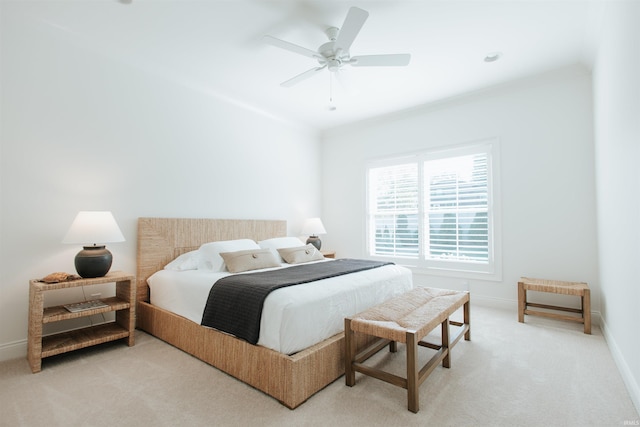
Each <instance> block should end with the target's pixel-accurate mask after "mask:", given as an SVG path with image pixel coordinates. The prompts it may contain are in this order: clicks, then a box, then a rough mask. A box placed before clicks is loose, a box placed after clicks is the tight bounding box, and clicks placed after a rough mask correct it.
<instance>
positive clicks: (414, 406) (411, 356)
mask: <svg viewBox="0 0 640 427" xmlns="http://www.w3.org/2000/svg"><path fill="white" fill-rule="evenodd" d="M418 372H419V371H418V340H417V339H416V335H415V334H413V333H411V332H407V401H408V404H407V408H408V409H409V410H410V411H411V412H413V413H414V414H415V413H417V412H418V411H419V410H420V397H419V394H418Z"/></svg>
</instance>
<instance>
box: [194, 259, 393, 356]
mask: <svg viewBox="0 0 640 427" xmlns="http://www.w3.org/2000/svg"><path fill="white" fill-rule="evenodd" d="M387 264H393V263H390V262H378V261H369V260H362V259H348V258H341V259H337V260H335V261H328V262H320V263H313V264H301V265H296V266H292V267H288V268H282V269H278V270H270V271H263V272H258V273H247V274H234V275H232V276H227V277H223V278H222V279H220V280H218V281H217V282H216V283H215V284H214V285H213V286H212V287H211V290H210V291H209V298H208V299H207V304H206V306H205V308H204V313H203V315H202V325H204V326H209V327H211V328H215V329H218V330H220V331H223V332H227V333H229V334H232V335H235V336H236V337H238V338H242V339H244V340H246V341H248V342H250V343H251V344H256V343H257V342H258V337H259V335H260V319H261V317H262V306H263V303H264V300H265V298H266V297H267V295H269V293H270V292H271V291H274V290H276V289H279V288H283V287H286V286H292V285H300V284H303V283H308V282H313V281H315V280H321V279H327V278H330V277H336V276H341V275H343V274H348V273H355V272H357V271H363V270H370V269H372V268H377V267H381V266H383V265H387Z"/></svg>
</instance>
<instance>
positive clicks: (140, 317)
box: [136, 218, 412, 409]
mask: <svg viewBox="0 0 640 427" xmlns="http://www.w3.org/2000/svg"><path fill="white" fill-rule="evenodd" d="M286 228H287V227H286V222H285V221H280V220H220V219H188V218H139V219H138V248H137V264H138V265H137V279H136V280H137V300H138V303H137V312H136V317H137V327H138V328H139V329H141V330H143V331H146V332H148V333H150V334H151V335H153V336H156V337H158V338H160V339H162V340H164V341H166V342H168V343H169V344H172V345H174V346H175V347H177V348H180V349H181V350H183V351H185V352H187V353H189V354H191V355H193V356H195V357H197V358H199V359H200V360H203V361H204V362H206V363H209V364H211V365H212V366H214V367H216V368H218V369H220V370H222V371H224V372H226V373H228V374H230V375H232V376H234V377H235V378H237V379H239V380H241V381H243V382H245V383H247V384H249V385H250V386H252V387H255V388H257V389H259V390H261V391H263V392H264V393H266V394H268V395H270V396H272V397H274V398H275V399H277V400H278V401H280V402H281V403H282V404H283V405H285V406H287V407H288V408H291V409H293V408H295V407H297V406H299V405H300V404H302V403H303V402H305V401H306V400H307V399H308V398H309V397H310V396H312V395H313V394H314V393H316V392H317V391H319V390H321V389H322V388H324V387H325V386H326V385H328V384H330V383H331V382H333V381H334V380H335V379H337V378H338V377H340V376H341V375H343V374H344V335H343V333H342V332H341V331H339V332H337V333H335V334H332V335H331V336H329V337H327V338H324V339H322V340H321V341H319V342H317V343H313V342H309V343H304V344H300V343H299V342H298V343H296V344H294V347H288V348H284V349H281V348H278V346H277V345H271V344H268V343H267V344H265V343H266V341H265V343H263V342H262V341H259V342H258V344H257V345H253V344H250V343H249V342H247V341H245V340H242V339H239V338H236V337H234V336H233V335H229V334H227V333H223V332H220V331H218V330H216V329H213V328H208V327H205V326H201V325H200V323H198V322H197V321H196V320H197V319H196V318H194V316H193V315H189V314H188V312H182V311H180V310H176V311H178V313H176V312H174V311H172V310H173V309H172V308H169V307H167V308H163V307H162V304H159V303H158V305H155V304H152V303H151V298H150V289H149V282H148V280H149V278H150V277H152V276H154V274H155V273H156V272H161V271H163V269H164V266H165V265H166V264H168V263H169V262H170V261H172V260H174V259H176V258H177V257H178V256H180V255H183V254H186V253H188V252H191V251H194V250H196V249H198V248H199V247H200V246H201V245H202V244H204V243H208V242H216V241H226V240H234V239H252V240H254V241H262V240H266V239H271V238H274V237H285V236H286V232H287V230H286ZM396 268H399V269H400V270H405V271H402V272H401V276H402V277H400V278H399V279H398V284H397V285H394V286H396V287H397V288H396V289H395V290H391V291H389V292H392V293H400V292H404V291H405V290H406V289H407V287H411V286H412V285H411V276H410V272H408V270H406V269H402V268H400V267H397V266H396ZM355 274H357V273H355ZM187 276H188V275H185V277H187ZM169 277H171V276H170V275H169ZM353 277H355V276H353ZM342 280H344V278H343V279H342ZM394 280H395V279H394ZM407 281H408V282H407ZM407 283H408V284H407ZM365 285H366V284H363V286H365ZM154 286H155V285H154ZM303 286H306V285H303ZM301 287H302V286H301ZM294 288H299V287H294ZM155 292H157V291H154V293H155ZM277 292H280V290H278V291H277ZM269 298H270V297H269ZM383 298H386V296H383ZM158 301H160V300H159V299H158ZM367 304H369V303H367ZM265 307H266V302H265ZM352 314H354V313H352ZM261 337H262V333H261ZM316 339H317V338H314V340H316ZM364 339H365V338H364V337H360V341H359V343H358V345H359V346H363V345H364V344H365V342H364ZM261 340H262V338H261ZM307 344H309V345H308V346H307ZM286 345H289V346H291V344H286ZM286 345H285V346H286ZM296 345H297V346H298V347H300V346H302V347H304V348H301V349H299V348H297V347H295V346H296ZM269 346H271V347H274V348H269ZM277 350H281V351H277ZM289 353H292V354H289Z"/></svg>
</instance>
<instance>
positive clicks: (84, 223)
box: [62, 211, 124, 245]
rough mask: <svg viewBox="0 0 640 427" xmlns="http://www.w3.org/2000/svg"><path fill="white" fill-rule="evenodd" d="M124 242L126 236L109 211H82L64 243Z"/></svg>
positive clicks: (63, 240)
mask: <svg viewBox="0 0 640 427" xmlns="http://www.w3.org/2000/svg"><path fill="white" fill-rule="evenodd" d="M112 242H124V236H123V235H122V232H121V231H120V228H119V227H118V224H117V223H116V220H115V218H114V217H113V214H112V213H111V212H109V211H80V212H78V215H76V218H75V219H74V220H73V223H72V224H71V227H69V231H68V232H67V235H66V236H64V239H62V243H79V244H82V245H88V244H94V245H95V244H99V243H112Z"/></svg>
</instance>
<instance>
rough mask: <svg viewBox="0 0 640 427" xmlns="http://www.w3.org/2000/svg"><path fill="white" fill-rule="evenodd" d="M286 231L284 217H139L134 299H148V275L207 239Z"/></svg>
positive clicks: (278, 234)
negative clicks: (266, 218)
mask: <svg viewBox="0 0 640 427" xmlns="http://www.w3.org/2000/svg"><path fill="white" fill-rule="evenodd" d="M286 235H287V222H286V221H283V220H251V219H196V218H138V253H137V263H138V267H137V272H136V280H137V289H136V290H137V299H138V301H149V288H148V286H147V279H148V278H149V276H151V275H152V274H153V273H155V272H156V271H158V270H161V269H162V268H164V266H165V265H166V264H167V263H169V261H171V260H173V259H174V258H175V257H177V256H178V255H181V254H183V253H185V252H188V251H191V250H194V249H198V248H199V247H200V245H202V244H203V243H207V242H214V241H219V240H234V239H253V240H255V241H258V240H264V239H269V238H272V237H284V236H286Z"/></svg>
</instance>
